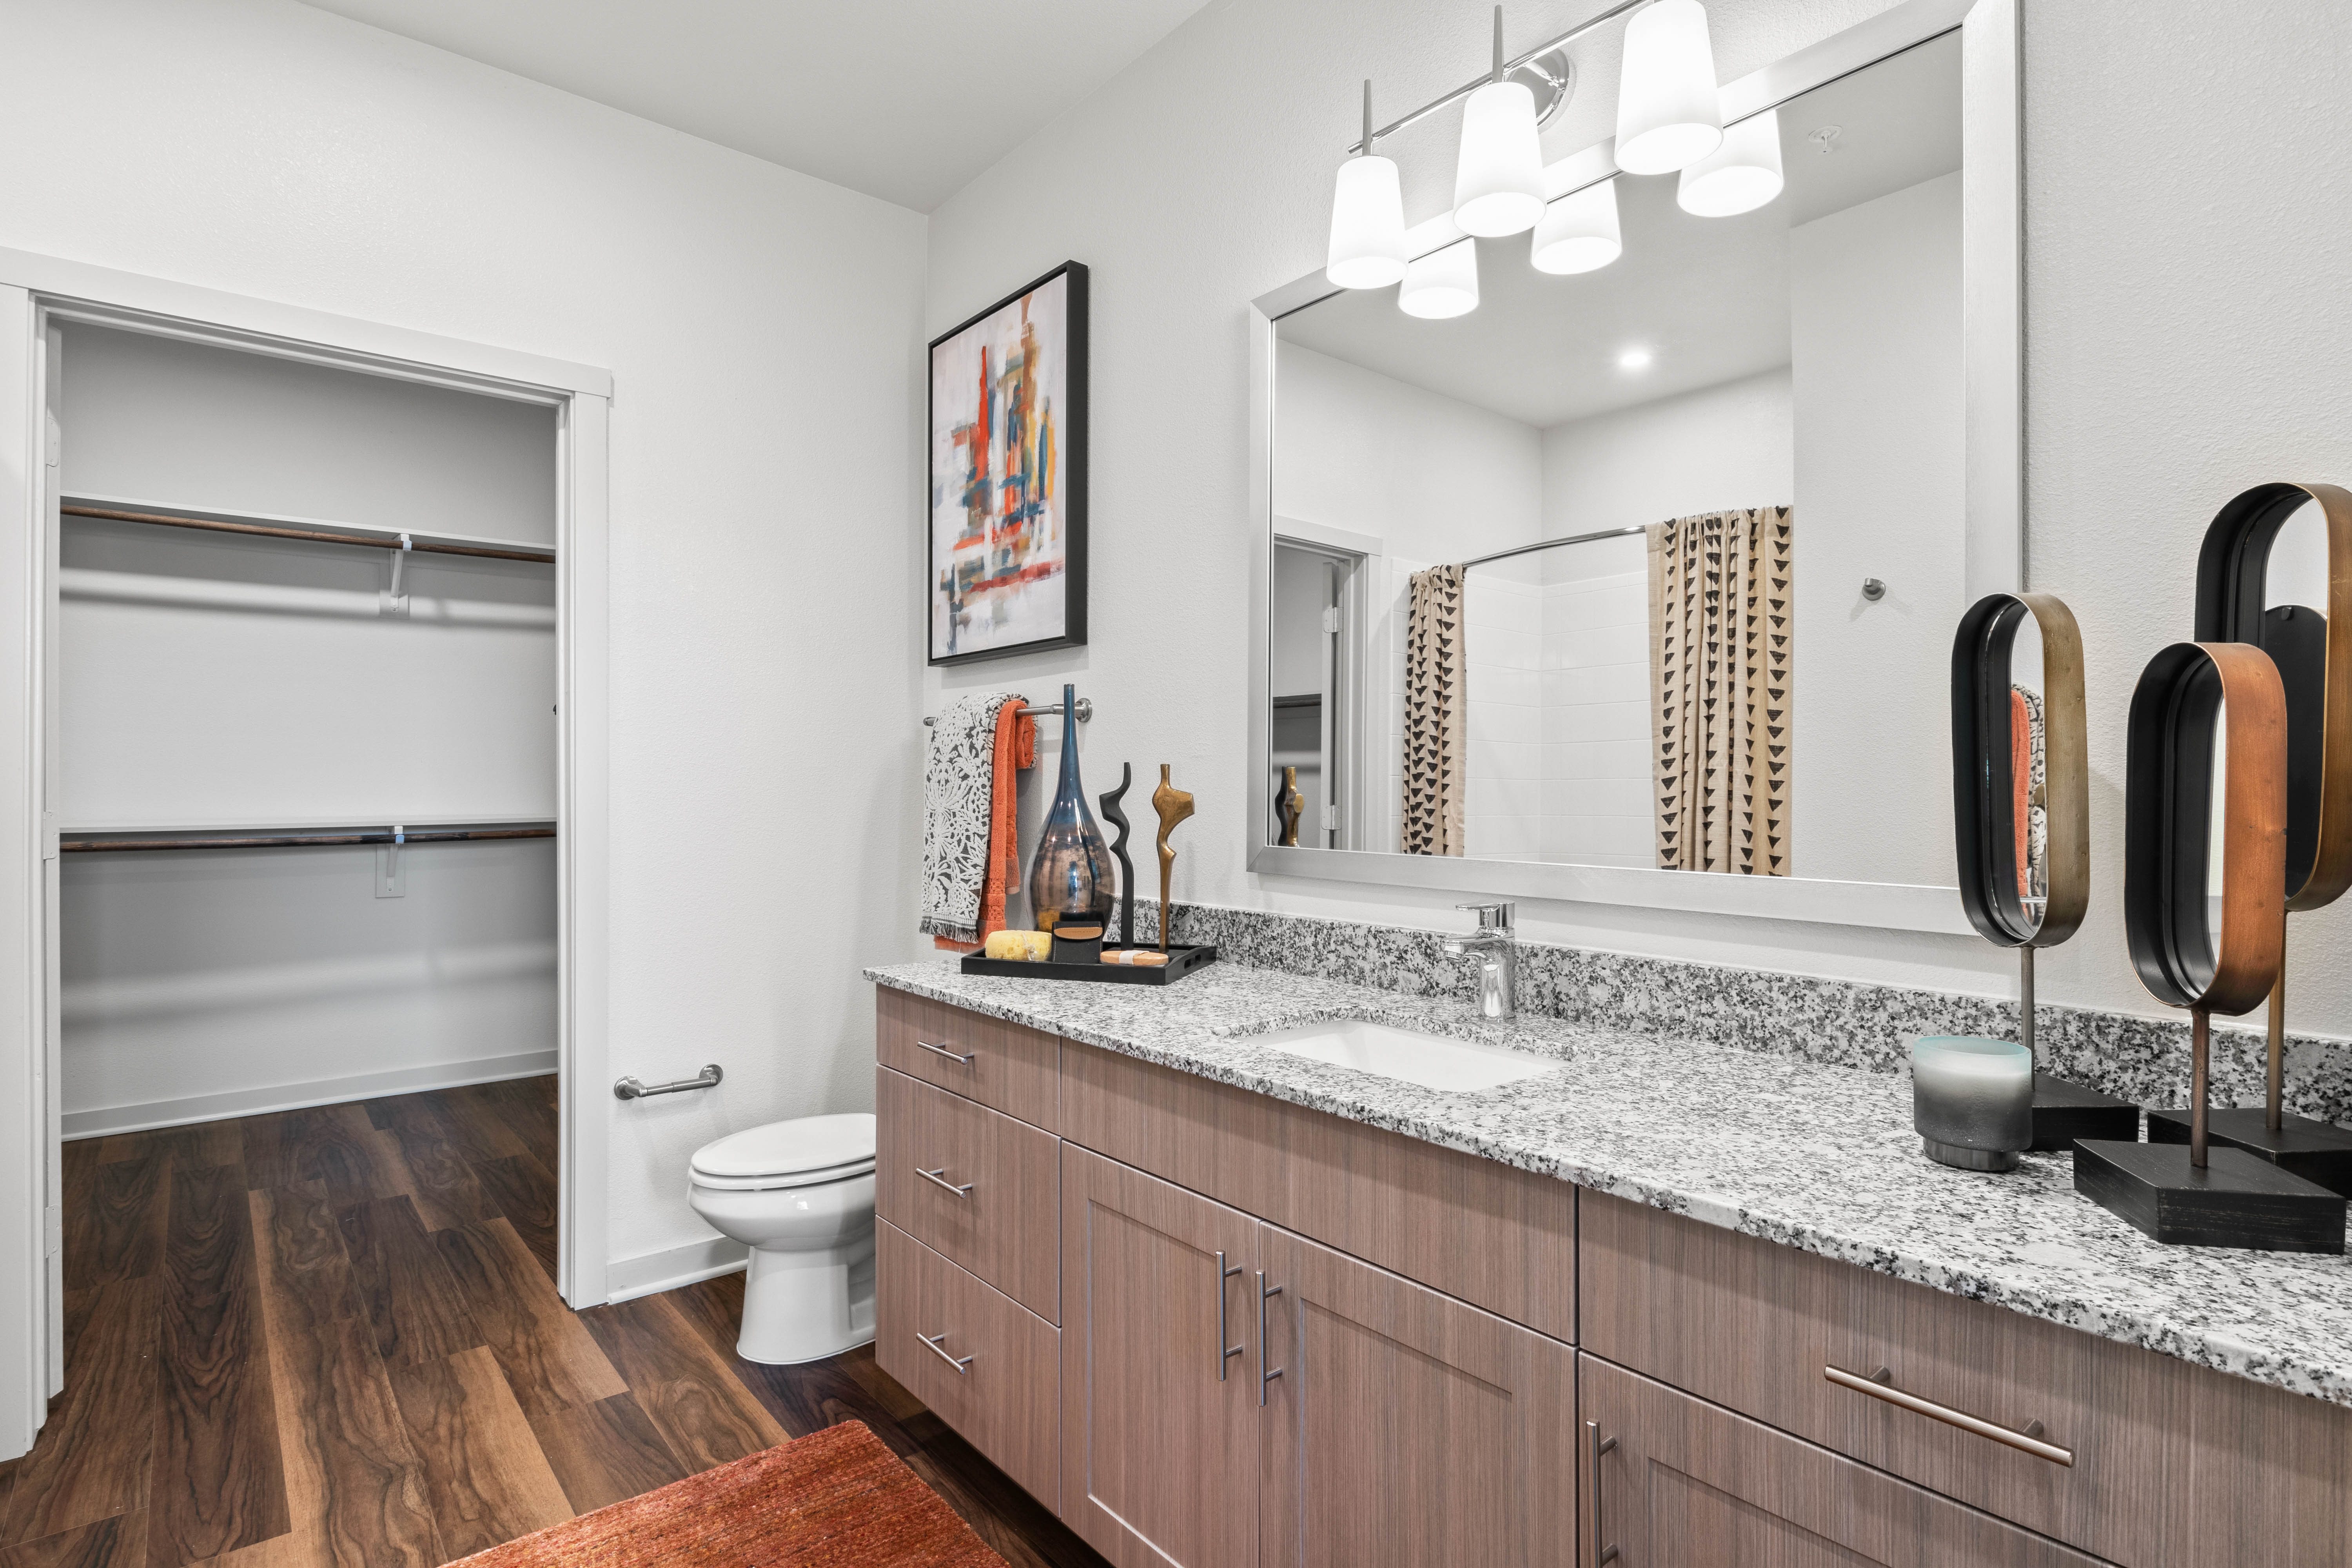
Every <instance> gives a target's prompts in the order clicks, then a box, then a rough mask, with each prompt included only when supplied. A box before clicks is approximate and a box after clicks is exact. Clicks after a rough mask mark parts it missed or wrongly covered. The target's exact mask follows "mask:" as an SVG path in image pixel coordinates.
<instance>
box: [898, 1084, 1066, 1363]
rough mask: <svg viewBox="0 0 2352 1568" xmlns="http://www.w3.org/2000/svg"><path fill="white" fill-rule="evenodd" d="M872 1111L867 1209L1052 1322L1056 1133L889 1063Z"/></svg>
mask: <svg viewBox="0 0 2352 1568" xmlns="http://www.w3.org/2000/svg"><path fill="white" fill-rule="evenodd" d="M874 1119H875V1129H874V1210H875V1213H877V1215H881V1217H882V1218H884V1219H887V1220H888V1221H889V1222H890V1223H891V1224H892V1225H895V1226H898V1228H899V1229H900V1230H903V1231H905V1232H906V1233H907V1234H908V1236H911V1237H914V1238H915V1239H916V1240H918V1241H919V1242H921V1243H923V1244H924V1245H925V1246H926V1247H930V1248H931V1249H932V1250H933V1251H935V1252H938V1253H940V1254H941V1255H942V1256H944V1257H946V1258H950V1259H951V1260H953V1261H954V1262H955V1263H957V1264H959V1265H960V1266H961V1267H962V1268H967V1269H969V1270H971V1272H972V1273H974V1274H976V1275H978V1276H980V1278H981V1279H984V1280H986V1281H987V1282H988V1283H989V1284H991V1285H993V1286H995V1287H996V1288H997V1289H1000V1290H1002V1291H1003V1292H1004V1293H1005V1294H1006V1295H1008V1296H1010V1297H1012V1298H1013V1300H1016V1301H1018V1302H1020V1303H1021V1304H1022V1305H1023V1306H1024V1307H1026V1308H1028V1309H1029V1310H1031V1311H1033V1312H1034V1313H1036V1314H1037V1315H1038V1316H1039V1317H1041V1318H1043V1319H1045V1321H1047V1322H1049V1323H1058V1322H1060V1321H1062V1313H1061V1271H1062V1246H1061V1205H1062V1180H1061V1158H1062V1154H1061V1152H1062V1141H1061V1140H1060V1139H1058V1138H1056V1137H1055V1136H1054V1135H1053V1134H1052V1133H1050V1132H1041V1131H1038V1130H1037V1129H1036V1128H1034V1127H1032V1126H1030V1125H1029V1124H1028V1123H1027V1122H1024V1121H1014V1120H1013V1118H1012V1117H1010V1116H1006V1115H1004V1114H1003V1113H1002V1112H1000V1111H994V1110H989V1109H988V1108H987V1107H986V1106H984V1105H980V1104H976V1103H974V1102H973V1101H971V1100H966V1099H964V1098H963V1097H962V1096H961V1095H955V1094H950V1093H949V1092H948V1091H947V1090H945V1089H934V1088H932V1087H931V1086H930V1085H929V1084H927V1083H919V1082H917V1081H916V1080H915V1079H911V1078H908V1077H907V1076H906V1075H905V1074H904V1073H897V1072H892V1071H891V1070H890V1069H889V1068H879V1069H877V1071H876V1073H875V1092H874ZM925 1172H929V1174H928V1175H926V1174H923V1173H925Z"/></svg>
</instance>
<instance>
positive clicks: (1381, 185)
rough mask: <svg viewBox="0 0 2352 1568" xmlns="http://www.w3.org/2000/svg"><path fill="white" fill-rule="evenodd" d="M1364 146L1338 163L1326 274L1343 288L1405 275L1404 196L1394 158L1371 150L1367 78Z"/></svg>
mask: <svg viewBox="0 0 2352 1568" xmlns="http://www.w3.org/2000/svg"><path fill="white" fill-rule="evenodd" d="M1363 146H1364V150H1363V152H1362V153H1360V154H1359V155H1358V156H1356V157H1353V158H1350V159H1349V160H1348V161H1347V162H1346V163H1342V164H1340V165H1339V190H1338V192H1337V193H1336V194H1335V195H1333V196H1332V198H1331V248H1330V254H1329V257H1328V261H1327V263H1326V265H1325V267H1324V268H1323V275H1324V276H1325V277H1326V278H1328V279H1330V280H1331V281H1332V282H1333V283H1334V284H1335V285H1337V286H1338V287H1339V288H1341V289H1385V288H1387V287H1388V286H1389V285H1390V284H1391V283H1394V282H1396V281H1397V280H1398V279H1402V277H1403V276H1404V264H1405V261H1406V259H1407V258H1406V256H1405V243H1404V196H1403V195H1402V189H1401V187H1400V186H1399V185H1398V184H1397V166H1396V163H1395V161H1394V160H1393V159H1390V158H1383V157H1381V155H1380V154H1379V153H1375V152H1373V151H1372V84H1371V82H1370V80H1367V81H1366V82H1365V83H1364V142H1363Z"/></svg>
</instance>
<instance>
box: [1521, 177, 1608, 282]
mask: <svg viewBox="0 0 2352 1568" xmlns="http://www.w3.org/2000/svg"><path fill="white" fill-rule="evenodd" d="M1624 253H1625V241H1624V236H1623V234H1622V232H1621V231H1620V229H1619V228H1618V225H1617V182H1616V181H1615V180H1613V179H1609V180H1602V181H1601V183H1600V184H1591V185H1587V186H1585V187H1584V189H1582V190H1580V191H1572V192H1570V194H1569V195H1564V196H1562V197H1560V198H1559V200H1558V201H1556V202H1554V203H1552V204H1551V205H1549V206H1548V207H1546V208H1544V215H1543V220H1542V221H1541V222H1540V223H1538V224H1537V225H1536V237H1535V245H1534V248H1533V251H1532V253H1531V255H1530V256H1529V258H1528V259H1529V260H1530V261H1532V262H1533V263H1534V265H1535V269H1536V270H1537V271H1538V272H1552V273H1560V274H1566V273H1571V272H1591V271H1593V270H1595V269H1597V268H1602V267H1606V266H1608V265H1609V264H1610V263H1611V262H1612V261H1614V260H1616V259H1617V258H1619V257H1620V256H1622V255H1623V254H1624Z"/></svg>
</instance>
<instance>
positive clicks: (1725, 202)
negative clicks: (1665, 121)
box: [1675, 109, 1781, 217]
mask: <svg viewBox="0 0 2352 1568" xmlns="http://www.w3.org/2000/svg"><path fill="white" fill-rule="evenodd" d="M1780 185H1781V179H1780V110H1777V109H1768V110H1765V111H1764V112H1763V113H1761V114H1755V115H1750V116H1749V117H1748V118H1747V119H1746V120H1743V121H1740V122H1739V123H1738V124H1737V125H1734V126H1732V127H1730V128H1729V129H1727V130H1726V131H1725V132H1724V133H1723V145H1722V146H1720V147H1717V149H1716V150H1715V151H1714V152H1712V153H1708V154H1707V155H1706V157H1704V158H1701V159H1700V160H1699V161H1698V162H1697V163H1693V164H1692V165H1691V166H1690V167H1689V168H1687V169H1685V170H1684V171H1683V174H1682V184H1681V185H1680V186H1679V187H1678V188H1677V189H1676V190H1675V201H1676V202H1678V203H1680V204H1681V205H1682V209H1683V211H1685V212H1686V213H1689V214H1690V215H1692V216H1694V217H1732V216H1737V215H1738V214H1740V213H1752V212H1754V211H1755V210H1756V209H1757V208H1758V207H1760V206H1762V205H1765V204H1766V203H1768V202H1769V201H1771V200H1772V198H1774V197H1775V196H1777V195H1780Z"/></svg>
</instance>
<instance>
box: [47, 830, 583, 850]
mask: <svg viewBox="0 0 2352 1568" xmlns="http://www.w3.org/2000/svg"><path fill="white" fill-rule="evenodd" d="M552 837H555V829H554V828H552V827H486V828H441V829H433V830H428V831H426V832H423V833H414V832H412V833H405V834H403V835H402V836H401V837H400V842H401V843H402V844H404V845H406V844H450V843H455V842H457V840H459V839H477V838H552ZM392 842H393V836H392V833H391V832H390V830H388V829H387V830H386V831H384V832H382V833H277V834H267V835H256V836H252V837H242V838H108V839H97V838H79V839H76V838H65V839H60V840H58V849H59V850H61V851H63V852H64V853H66V854H68V855H71V854H75V853H82V854H89V853H92V852H95V851H97V850H101V849H308V848H313V847H319V846H321V845H335V844H390V843H392Z"/></svg>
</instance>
